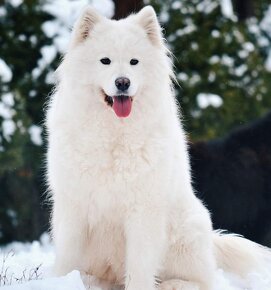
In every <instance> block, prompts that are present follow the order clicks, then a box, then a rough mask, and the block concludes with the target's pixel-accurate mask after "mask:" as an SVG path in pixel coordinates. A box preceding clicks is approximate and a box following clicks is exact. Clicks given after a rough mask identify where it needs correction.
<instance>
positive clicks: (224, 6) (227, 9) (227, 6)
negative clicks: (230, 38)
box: [220, 0, 234, 19]
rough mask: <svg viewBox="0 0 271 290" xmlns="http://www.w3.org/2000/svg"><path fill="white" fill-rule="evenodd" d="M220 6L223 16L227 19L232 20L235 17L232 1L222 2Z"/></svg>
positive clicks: (222, 0)
mask: <svg viewBox="0 0 271 290" xmlns="http://www.w3.org/2000/svg"><path fill="white" fill-rule="evenodd" d="M220 5H221V12H222V14H223V15H224V16H225V17H227V18H230V19H232V18H233V17H234V12H233V7H232V2H231V0H220Z"/></svg>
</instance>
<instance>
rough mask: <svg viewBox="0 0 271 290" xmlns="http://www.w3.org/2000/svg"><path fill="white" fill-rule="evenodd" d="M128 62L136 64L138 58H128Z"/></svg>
mask: <svg viewBox="0 0 271 290" xmlns="http://www.w3.org/2000/svg"><path fill="white" fill-rule="evenodd" d="M130 64H131V65H136V64H138V60H137V59H135V58H132V59H131V60H130Z"/></svg>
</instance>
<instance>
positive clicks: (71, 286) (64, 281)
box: [1, 271, 86, 290]
mask: <svg viewBox="0 0 271 290" xmlns="http://www.w3.org/2000/svg"><path fill="white" fill-rule="evenodd" d="M1 289H3V290H49V289H54V290H85V289H86V288H85V286H84V284H83V282H82V280H81V277H80V273H79V271H72V272H71V273H69V274H67V275H66V276H64V277H59V278H47V279H44V280H33V281H30V282H27V283H24V284H19V285H12V286H5V287H2V288H1Z"/></svg>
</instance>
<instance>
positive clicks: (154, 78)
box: [47, 7, 270, 290]
mask: <svg viewBox="0 0 271 290" xmlns="http://www.w3.org/2000/svg"><path fill="white" fill-rule="evenodd" d="M58 74H59V79H60V81H59V84H58V86H57V90H56V93H55V94H54V95H53V97H52V100H51V102H50V105H49V109H48V112H47V128H48V133H49V148H48V182H49V186H50V190H51V192H52V201H53V214H52V233H53V239H54V243H55V247H56V263H55V272H56V274H57V275H62V274H66V273H68V272H69V271H71V270H73V269H78V270H79V271H81V273H85V274H87V275H94V276H95V277H97V278H99V279H101V280H102V281H107V282H108V283H109V284H110V285H125V287H126V289H128V288H129V290H153V289H155V287H157V285H156V283H157V280H158V279H159V280H160V281H161V283H160V284H159V287H160V289H178V290H180V289H182V290H188V289H189V290H196V289H200V290H210V289H213V287H214V286H215V285H213V280H214V273H215V270H216V268H217V267H222V268H223V269H226V270H228V271H232V272H235V273H238V274H241V275H242V274H245V273H247V272H248V271H250V270H253V269H254V268H255V269H257V267H260V266H261V265H264V259H265V256H268V257H269V256H270V254H269V252H268V250H266V249H264V248H261V247H260V246H257V245H256V244H254V243H252V242H249V241H248V240H245V239H242V238H240V237H236V236H233V235H222V234H220V233H215V232H213V229H212V223H211V219H210V214H209V212H208V210H207V209H206V208H205V207H204V205H203V204H202V202H201V201H200V200H199V199H198V198H197V197H196V196H195V193H194V191H193V188H192V186H191V175H190V166H189V157H188V153H187V145H186V138H185V133H184V131H183V129H182V126H181V124H180V116H179V114H178V108H177V105H176V101H175V98H174V94H173V89H172V82H171V79H172V78H173V77H174V76H173V72H172V65H171V61H170V58H169V57H168V51H167V49H166V47H165V44H164V41H163V38H162V34H161V28H160V26H159V23H158V21H157V18H156V15H155V12H154V10H153V9H152V8H151V7H145V8H144V9H142V10H141V11H140V12H139V13H138V14H136V15H131V16H129V17H128V18H126V19H123V20H120V21H114V20H109V19H105V18H103V17H102V16H100V15H99V14H97V12H95V11H94V10H93V9H92V8H87V9H86V10H85V11H84V13H83V14H82V15H81V17H80V19H79V20H78V21H77V23H76V24H75V27H74V29H73V33H72V40H71V44H70V47H69V50H68V53H67V55H66V56H65V58H64V60H63V62H62V64H61V65H60V67H59V69H58ZM218 194H219V193H218ZM218 198H219V195H218Z"/></svg>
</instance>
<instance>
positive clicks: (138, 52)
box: [65, 6, 170, 118]
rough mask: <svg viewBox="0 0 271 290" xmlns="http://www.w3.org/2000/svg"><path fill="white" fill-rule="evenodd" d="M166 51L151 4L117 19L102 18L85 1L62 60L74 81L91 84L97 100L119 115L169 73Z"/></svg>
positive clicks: (128, 109) (123, 114)
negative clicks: (70, 70) (136, 12)
mask: <svg viewBox="0 0 271 290" xmlns="http://www.w3.org/2000/svg"><path fill="white" fill-rule="evenodd" d="M165 55H166V48H165V45H164V42H163V38H162V33H161V27H160V25H159V23H158V20H157V17H156V14H155V12H154V10H153V8H152V7H150V6H147V7H145V8H143V9H142V10H141V11H140V12H139V13H138V14H135V15H131V16H129V17H128V18H126V19H122V20H119V21H115V20H109V19H106V18H104V17H103V16H101V15H100V14H98V13H97V12H96V11H95V10H94V9H93V8H91V7H89V8H87V9H86V10H85V11H84V12H83V13H82V15H81V17H80V18H79V19H78V21H77V22H76V24H75V26H74V29H73V32H72V40H71V45H70V49H69V51H68V54H67V56H66V58H65V61H67V62H69V63H72V66H70V67H72V68H73V69H72V70H73V71H72V72H71V75H72V79H73V82H78V83H80V85H81V86H82V85H83V86H89V87H91V88H92V90H95V96H99V100H96V101H99V102H100V101H101V100H102V102H103V103H104V106H109V107H111V108H112V109H113V111H114V112H115V114H116V115H117V116H118V117H123V118H124V117H128V116H129V115H130V113H131V111H132V109H133V107H134V106H136V103H137V101H139V100H140V99H141V101H142V98H143V96H144V98H146V95H148V91H149V89H150V87H152V88H154V87H159V85H160V84H159V83H160V82H161V80H162V79H165V77H166V78H167V77H169V73H170V64H169V61H168V58H167V57H166V56H165ZM68 70H69V69H68ZM167 82H168V80H167ZM160 87H161V86H160ZM152 94H153V93H152ZM89 97H90V98H93V97H94V96H89Z"/></svg>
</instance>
